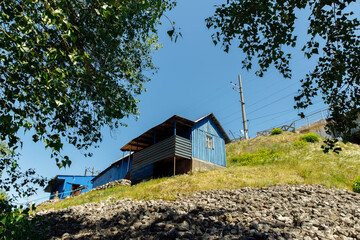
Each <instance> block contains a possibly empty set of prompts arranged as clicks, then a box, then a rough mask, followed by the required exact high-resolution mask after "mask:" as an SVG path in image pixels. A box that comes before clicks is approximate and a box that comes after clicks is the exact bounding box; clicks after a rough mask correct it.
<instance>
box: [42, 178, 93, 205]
mask: <svg viewBox="0 0 360 240" xmlns="http://www.w3.org/2000/svg"><path fill="white" fill-rule="evenodd" d="M93 178H94V177H93V176H78V175H56V176H55V177H54V178H53V179H52V180H51V181H50V182H49V184H48V185H47V186H46V188H45V192H49V193H50V200H51V199H54V197H55V196H57V197H58V198H59V199H64V198H65V197H66V196H72V195H78V194H80V193H85V192H88V191H89V190H91V189H92V188H93V184H92V182H91V180H92V179H93Z"/></svg>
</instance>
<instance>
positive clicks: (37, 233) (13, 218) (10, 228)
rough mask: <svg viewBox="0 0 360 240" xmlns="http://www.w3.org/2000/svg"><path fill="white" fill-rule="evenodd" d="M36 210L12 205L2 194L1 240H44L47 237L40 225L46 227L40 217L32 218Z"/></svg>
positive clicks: (0, 208) (0, 194)
mask: <svg viewBox="0 0 360 240" xmlns="http://www.w3.org/2000/svg"><path fill="white" fill-rule="evenodd" d="M31 210H34V209H30V208H26V209H23V208H22V207H17V206H14V205H12V204H11V203H10V202H9V201H8V199H7V197H6V195H4V194H3V193H0V239H43V238H44V237H45V236H46V233H45V231H44V230H41V229H42V228H40V229H39V228H38V229H37V227H36V226H39V224H41V225H43V226H46V224H45V222H43V220H42V217H40V216H31V215H30V211H31Z"/></svg>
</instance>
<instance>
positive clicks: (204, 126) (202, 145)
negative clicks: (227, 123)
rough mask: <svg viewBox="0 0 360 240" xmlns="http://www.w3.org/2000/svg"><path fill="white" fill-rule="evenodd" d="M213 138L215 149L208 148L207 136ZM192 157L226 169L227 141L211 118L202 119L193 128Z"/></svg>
mask: <svg viewBox="0 0 360 240" xmlns="http://www.w3.org/2000/svg"><path fill="white" fill-rule="evenodd" d="M207 135H208V136H211V137H213V146H214V148H213V149H208V148H207V147H206V136H207ZM191 139H192V156H193V157H195V158H198V159H201V160H204V161H208V162H210V163H213V164H216V165H220V166H224V167H226V156H225V140H224V138H223V137H222V135H221V133H220V132H219V130H218V129H217V127H216V125H215V124H214V123H213V122H212V120H211V118H210V117H207V118H204V119H202V120H201V121H200V122H198V123H196V124H195V125H194V127H193V131H192V135H191Z"/></svg>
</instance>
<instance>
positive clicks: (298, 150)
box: [44, 132, 360, 209]
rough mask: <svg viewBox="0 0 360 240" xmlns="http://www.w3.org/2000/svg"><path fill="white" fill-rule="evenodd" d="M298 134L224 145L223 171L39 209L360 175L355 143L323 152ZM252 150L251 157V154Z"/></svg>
mask: <svg viewBox="0 0 360 240" xmlns="http://www.w3.org/2000/svg"><path fill="white" fill-rule="evenodd" d="M299 136H300V135H299V134H294V133H287V132H285V133H282V134H280V135H275V136H265V137H258V138H254V139H250V140H247V141H242V142H238V143H232V144H228V145H227V146H226V149H227V153H226V156H227V161H228V168H226V169H215V170H212V171H208V172H200V173H194V174H184V175H179V176H175V177H169V178H161V179H153V180H151V181H148V182H143V183H140V184H137V185H135V186H132V187H128V186H115V187H113V188H110V189H106V190H102V191H92V192H90V193H85V194H83V195H81V196H79V197H74V198H71V199H66V200H63V201H61V202H58V203H55V204H53V205H51V206H46V207H44V208H47V209H48V208H54V209H61V208H66V207H69V206H73V205H80V204H84V203H87V202H99V201H101V200H104V199H107V198H109V197H114V198H117V199H119V198H133V199H164V200H174V199H176V197H177V195H178V194H179V193H180V194H182V195H187V194H191V193H194V192H196V191H200V190H212V189H236V188H240V187H244V186H249V187H262V186H268V185H273V184H322V185H324V186H326V187H335V188H345V189H349V190H351V187H352V181H353V180H354V179H355V178H356V177H358V176H359V175H360V147H359V146H358V145H354V144H346V145H345V144H342V143H341V147H342V149H343V151H342V152H341V153H340V154H336V153H328V154H324V153H323V152H322V150H321V148H320V146H321V143H308V144H299V143H297V141H299ZM293 142H295V143H294V144H293ZM264 150H266V151H264ZM275 153H276V154H275ZM249 154H250V155H249ZM251 154H254V156H255V157H254V158H252V157H251ZM242 156H246V159H247V160H248V161H247V162H246V164H239V162H236V161H232V159H235V158H241V157H242ZM249 156H250V157H249ZM259 156H260V158H259ZM261 157H265V158H266V157H268V160H267V161H261ZM249 159H250V160H249ZM259 159H260V160H259Z"/></svg>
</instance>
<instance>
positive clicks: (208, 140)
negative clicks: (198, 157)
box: [206, 135, 214, 149]
mask: <svg viewBox="0 0 360 240" xmlns="http://www.w3.org/2000/svg"><path fill="white" fill-rule="evenodd" d="M206 148H208V149H214V144H213V137H211V136H209V135H206Z"/></svg>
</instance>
